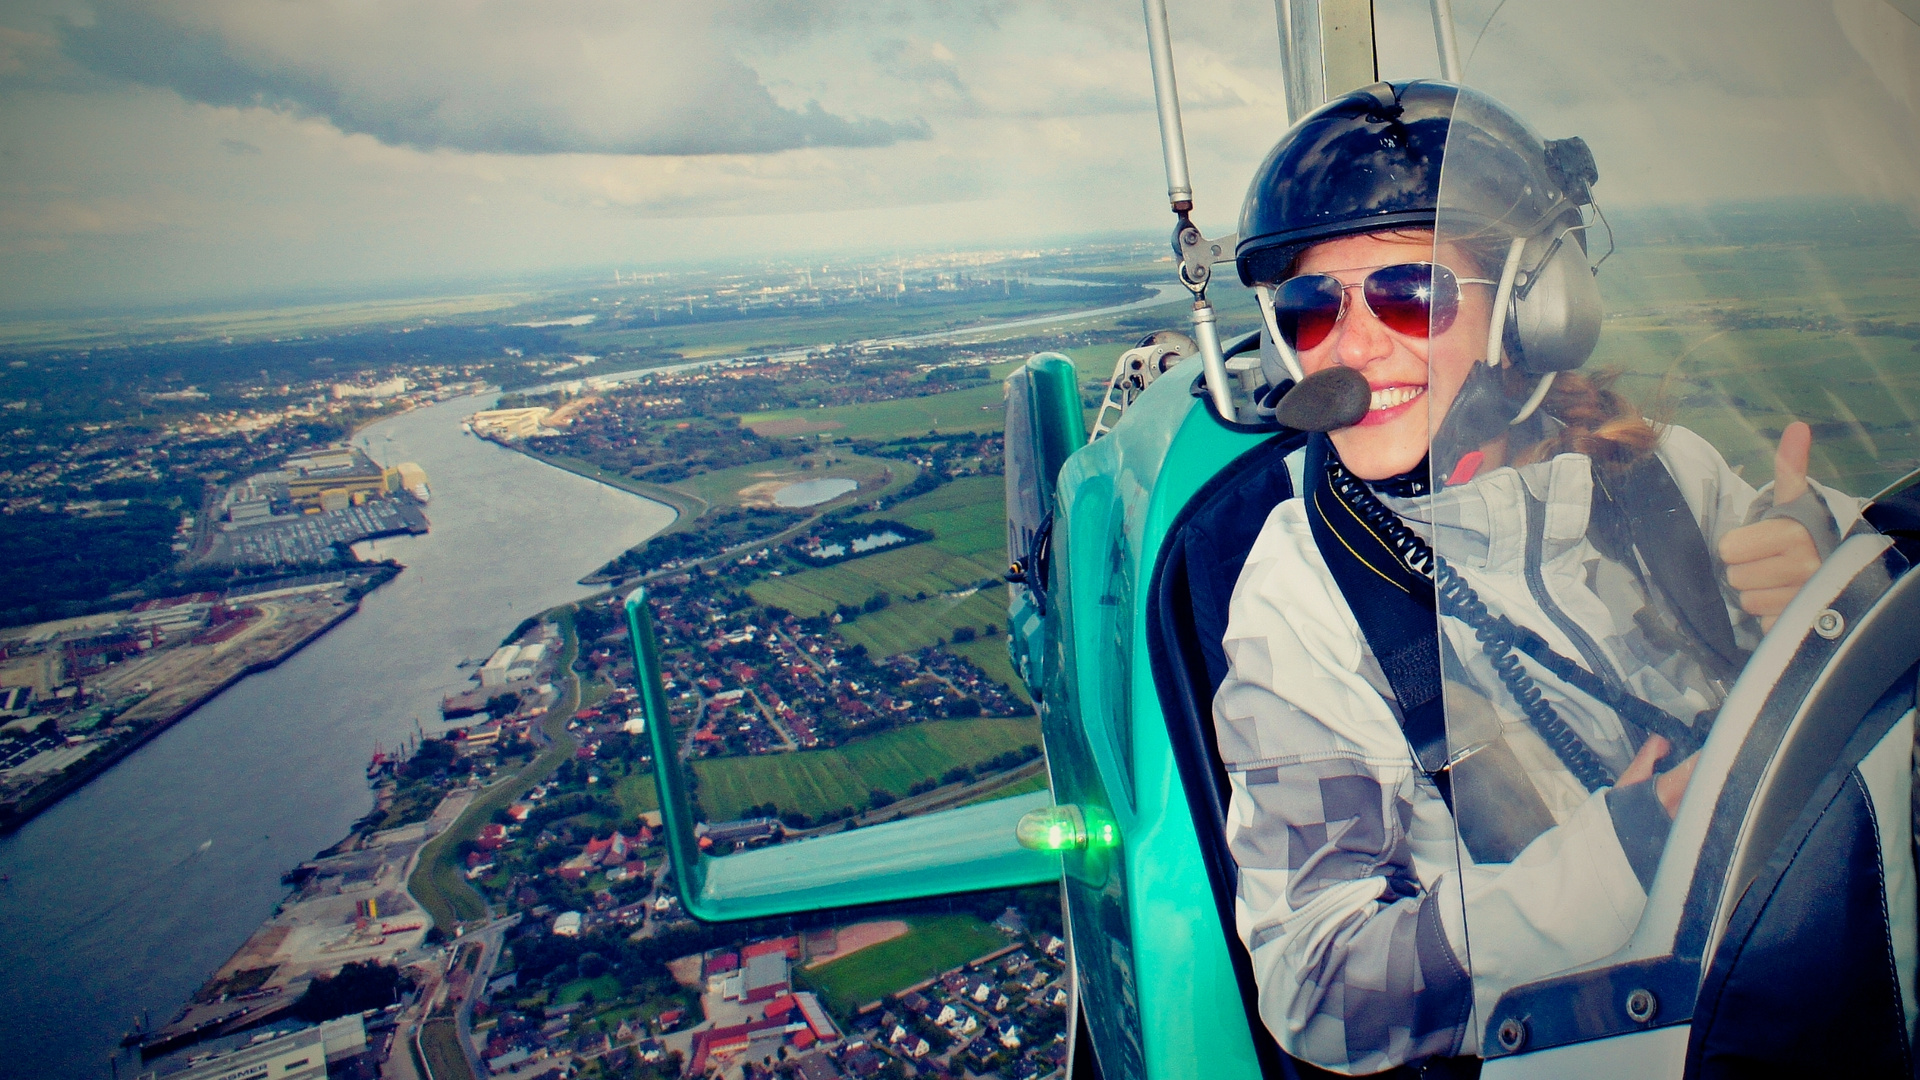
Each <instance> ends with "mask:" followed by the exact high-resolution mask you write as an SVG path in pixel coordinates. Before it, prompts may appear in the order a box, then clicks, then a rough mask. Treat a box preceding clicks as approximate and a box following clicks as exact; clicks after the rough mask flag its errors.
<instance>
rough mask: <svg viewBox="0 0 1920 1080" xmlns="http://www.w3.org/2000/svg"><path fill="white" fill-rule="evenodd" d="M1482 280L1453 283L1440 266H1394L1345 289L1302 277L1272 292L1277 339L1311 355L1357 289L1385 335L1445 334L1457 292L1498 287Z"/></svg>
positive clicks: (1318, 277) (1456, 309)
mask: <svg viewBox="0 0 1920 1080" xmlns="http://www.w3.org/2000/svg"><path fill="white" fill-rule="evenodd" d="M1498 284H1499V282H1496V281H1488V280H1487V279H1485V278H1462V277H1455V276H1454V273H1453V271H1452V270H1449V269H1447V268H1446V267H1445V266H1442V265H1440V264H1439V263H1425V262H1413V263H1394V264H1393V265H1391V266H1382V267H1379V268H1378V269H1375V270H1374V271H1373V272H1372V273H1370V274H1368V275H1367V276H1366V278H1365V279H1363V280H1361V281H1356V282H1354V283H1353V284H1351V285H1343V284H1341V282H1340V279H1339V278H1336V277H1334V276H1332V275H1330V274H1302V275H1300V276H1299V277H1291V278H1288V279H1287V280H1285V281H1283V282H1281V283H1280V284H1279V286H1278V287H1277V288H1275V289H1274V290H1273V313H1274V317H1275V320H1276V322H1277V323H1278V324H1279V328H1280V336H1281V338H1283V339H1284V340H1285V341H1286V343H1287V344H1288V345H1289V346H1291V347H1292V348H1293V349H1294V350H1295V351H1299V350H1303V349H1311V348H1313V347H1315V346H1317V345H1319V344H1320V343H1321V342H1323V341H1325V340H1327V335H1328V334H1330V333H1332V332H1333V328H1334V327H1335V326H1336V325H1338V324H1339V322H1340V319H1341V318H1342V317H1343V316H1344V315H1346V313H1347V290H1348V289H1359V290H1360V295H1361V297H1362V298H1363V299H1364V300H1365V301H1366V305H1367V310H1369V311H1371V312H1373V317H1374V318H1376V319H1379V320H1380V322H1381V323H1382V324H1384V325H1385V326H1386V328H1387V329H1389V330H1392V331H1394V332H1395V333H1399V334H1405V335H1407V336H1408V337H1417V338H1424V337H1426V336H1427V335H1428V334H1429V333H1434V334H1441V333H1445V332H1446V329H1447V327H1449V326H1452V325H1453V320H1454V317H1455V316H1456V315H1458V314H1459V313H1460V286H1462V285H1498Z"/></svg>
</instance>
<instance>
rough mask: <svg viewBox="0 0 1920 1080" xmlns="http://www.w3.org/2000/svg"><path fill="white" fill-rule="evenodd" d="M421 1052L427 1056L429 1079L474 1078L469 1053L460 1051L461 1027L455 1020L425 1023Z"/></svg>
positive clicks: (455, 1079) (422, 1029) (422, 1032)
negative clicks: (468, 1060) (456, 1025)
mask: <svg viewBox="0 0 1920 1080" xmlns="http://www.w3.org/2000/svg"><path fill="white" fill-rule="evenodd" d="M420 1054H421V1056H424V1057H425V1058H426V1061H425V1065H426V1073H425V1075H426V1077H427V1078H428V1080H472V1077H473V1070H472V1069H471V1068H469V1067H468V1066H467V1055H466V1054H464V1053H461V1051H460V1029H459V1028H457V1027H455V1026H454V1023H453V1021H451V1020H430V1021H428V1022H427V1023H426V1024H424V1025H423V1026H422V1027H421V1028H420ZM415 1060H416V1061H417V1060H419V1058H418V1057H416V1058H415Z"/></svg>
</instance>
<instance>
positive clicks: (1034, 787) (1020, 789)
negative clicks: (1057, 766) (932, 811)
mask: <svg viewBox="0 0 1920 1080" xmlns="http://www.w3.org/2000/svg"><path fill="white" fill-rule="evenodd" d="M1047 786H1048V785H1047V774H1046V771H1045V770H1044V769H1043V770H1041V771H1040V772H1038V773H1035V774H1034V775H1032V776H1029V777H1027V778H1026V779H1024V780H1015V781H1014V782H1013V783H1011V784H1008V785H1007V786H1005V787H997V788H994V789H993V790H992V791H989V792H987V793H985V794H983V795H975V796H974V797H973V798H971V799H967V800H965V801H964V802H957V803H954V804H953V807H952V809H955V810H958V809H960V808H961V807H963V806H974V805H977V804H979V803H986V802H998V801H1000V800H1001V799H1011V798H1013V797H1014V796H1016V795H1031V794H1033V793H1034V792H1036V791H1045V790H1047Z"/></svg>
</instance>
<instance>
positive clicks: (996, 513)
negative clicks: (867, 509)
mask: <svg viewBox="0 0 1920 1080" xmlns="http://www.w3.org/2000/svg"><path fill="white" fill-rule="evenodd" d="M867 516H868V518H869V519H870V520H871V519H874V518H890V519H892V520H894V521H901V522H905V523H906V524H908V525H911V526H913V527H914V528H916V529H925V530H927V531H928V532H930V533H933V534H934V537H935V539H934V541H933V545H934V546H935V547H937V548H939V549H941V550H942V551H949V552H952V553H953V554H955V555H964V556H966V557H968V558H972V559H977V560H978V561H980V562H985V563H990V564H995V565H997V564H999V563H1001V562H1004V561H1006V551H1007V500H1006V482H1005V480H1004V479H1003V478H1002V477H999V476H963V477H961V478H960V479H958V480H954V481H951V482H949V483H946V484H942V485H941V486H939V487H938V488H935V489H934V490H932V491H929V492H927V493H926V494H925V495H921V496H918V497H917V498H913V499H909V500H907V501H906V502H903V503H900V504H899V505H898V506H892V507H888V508H887V509H886V510H883V511H881V512H880V513H878V514H870V515H867Z"/></svg>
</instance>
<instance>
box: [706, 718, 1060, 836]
mask: <svg viewBox="0 0 1920 1080" xmlns="http://www.w3.org/2000/svg"><path fill="white" fill-rule="evenodd" d="M1039 744H1040V723H1039V721H1038V720H1036V719H1033V718H1006V719H1001V718H991V717H981V718H977V719H972V720H935V721H930V722H928V723H923V724H915V725H913V726H911V727H905V728H896V729H894V730H892V731H886V732H882V733H880V734H878V735H872V736H868V737H866V738H862V739H855V740H854V741H852V742H849V743H847V744H846V745H844V746H840V747H837V748H835V749H833V750H807V751H803V752H801V753H798V754H769V755H765V756H760V757H728V758H715V759H712V760H707V761H696V762H694V763H693V768H694V772H695V773H696V774H697V775H698V776H699V778H700V788H699V795H700V804H701V806H702V807H703V808H704V809H705V810H706V813H707V817H708V818H709V819H710V820H714V821H732V820H735V819H737V818H738V817H739V816H740V812H741V811H742V810H744V809H745V808H747V807H749V806H757V805H760V804H762V803H767V802H771V803H773V804H774V805H775V806H776V807H778V808H779V809H780V811H781V812H782V813H785V812H787V811H798V812H799V813H802V814H805V815H807V816H808V817H817V816H819V815H821V814H824V813H826V812H828V811H830V810H837V809H839V808H840V807H842V806H853V807H860V806H864V805H865V804H866V802H867V793H868V792H869V791H873V790H879V791H886V792H890V793H892V794H894V795H905V794H906V792H907V788H908V787H909V786H911V785H912V784H913V783H914V782H915V781H916V780H923V779H926V778H927V777H938V776H939V775H940V774H941V773H943V772H945V771H947V770H948V769H950V768H952V767H953V766H955V765H971V764H973V763H975V762H979V761H985V760H986V759H988V758H990V757H994V756H996V755H998V754H1003V753H1005V752H1007V751H1009V750H1018V749H1019V748H1021V747H1022V746H1028V745H1033V746H1038V745H1039Z"/></svg>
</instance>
